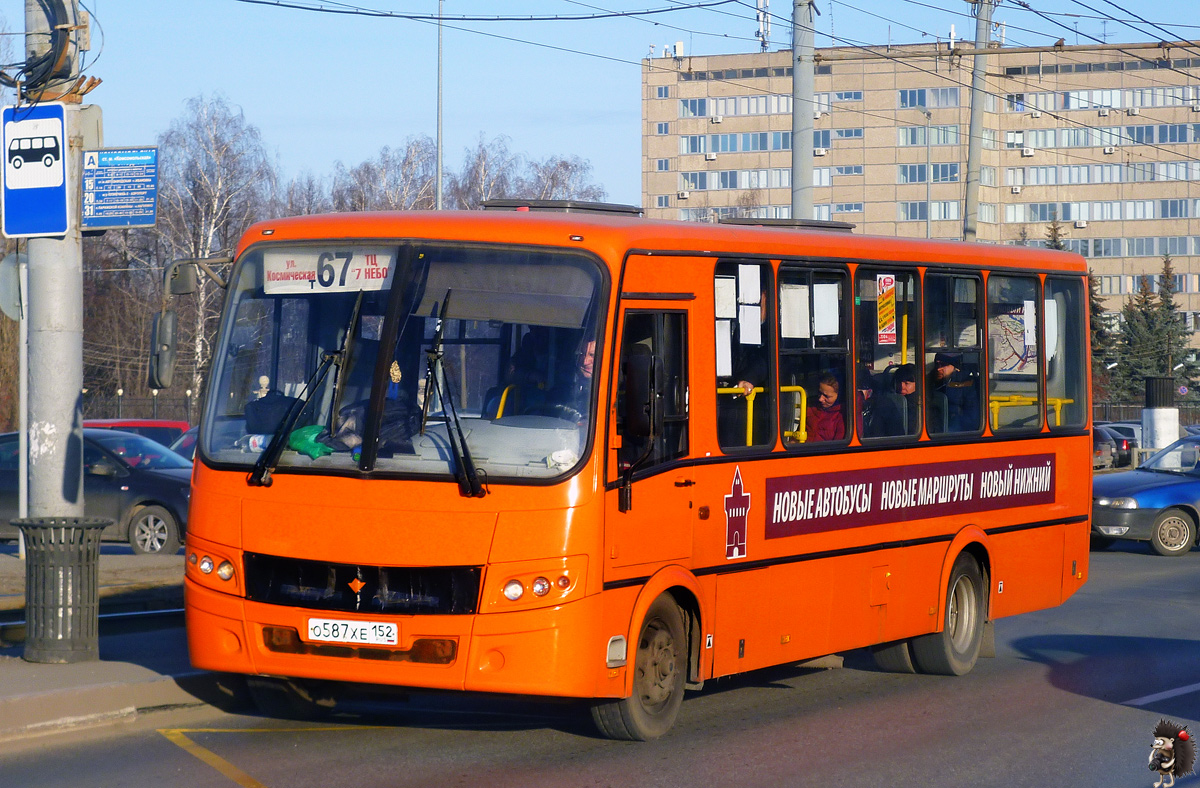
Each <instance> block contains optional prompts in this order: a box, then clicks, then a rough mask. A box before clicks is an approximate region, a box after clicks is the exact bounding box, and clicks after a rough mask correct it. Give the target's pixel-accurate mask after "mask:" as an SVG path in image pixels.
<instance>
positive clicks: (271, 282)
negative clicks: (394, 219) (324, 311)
mask: <svg viewBox="0 0 1200 788" xmlns="http://www.w3.org/2000/svg"><path fill="white" fill-rule="evenodd" d="M395 263H396V255H395V250H394V249H393V248H388V247H334V248H329V249H321V248H317V247H311V248H303V249H273V250H269V251H265V252H263V291H264V292H265V293H267V294H268V295H275V294H298V293H353V292H358V291H359V290H383V289H385V288H388V287H390V286H391V284H392V275H393V273H394V272H395V268H396V265H395Z"/></svg>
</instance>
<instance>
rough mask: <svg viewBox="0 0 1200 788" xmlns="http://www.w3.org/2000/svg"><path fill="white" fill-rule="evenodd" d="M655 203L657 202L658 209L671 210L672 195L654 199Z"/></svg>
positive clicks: (661, 195)
mask: <svg viewBox="0 0 1200 788" xmlns="http://www.w3.org/2000/svg"><path fill="white" fill-rule="evenodd" d="M654 201H655V206H654V207H656V208H670V207H671V197H670V195H667V194H660V195H658V196H657V197H655V198H654Z"/></svg>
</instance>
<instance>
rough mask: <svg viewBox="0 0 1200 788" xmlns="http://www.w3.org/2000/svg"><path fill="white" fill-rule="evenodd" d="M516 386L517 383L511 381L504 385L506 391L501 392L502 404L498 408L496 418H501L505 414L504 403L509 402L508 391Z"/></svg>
mask: <svg viewBox="0 0 1200 788" xmlns="http://www.w3.org/2000/svg"><path fill="white" fill-rule="evenodd" d="M516 387H517V384H516V383H509V384H508V385H507V386H505V387H504V391H503V392H502V393H501V394H500V406H499V407H498V408H496V418H501V417H502V416H503V415H504V403H505V402H508V392H510V391H512V390H513V389H514V388H516Z"/></svg>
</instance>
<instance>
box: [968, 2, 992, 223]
mask: <svg viewBox="0 0 1200 788" xmlns="http://www.w3.org/2000/svg"><path fill="white" fill-rule="evenodd" d="M972 12H973V13H974V14H975V49H977V50H980V49H983V50H986V49H987V45H988V37H989V36H988V34H989V32H990V30H991V27H992V0H979V1H978V2H977V3H975V4H974V7H973V9H972ZM987 59H988V56H987V55H986V54H983V55H976V56H975V67H974V69H973V70H972V71H971V126H970V130H969V131H968V132H967V182H966V188H965V193H964V195H963V197H964V199H963V203H964V205H963V240H964V241H974V240H975V238H976V229H977V225H978V222H979V161H980V159H981V158H982V151H983V96H984V90H985V88H986V87H987Z"/></svg>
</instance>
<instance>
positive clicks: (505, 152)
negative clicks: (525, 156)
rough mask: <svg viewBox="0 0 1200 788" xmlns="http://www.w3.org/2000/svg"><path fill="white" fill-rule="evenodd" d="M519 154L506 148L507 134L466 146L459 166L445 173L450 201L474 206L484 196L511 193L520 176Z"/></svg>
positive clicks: (487, 197) (481, 200)
mask: <svg viewBox="0 0 1200 788" xmlns="http://www.w3.org/2000/svg"><path fill="white" fill-rule="evenodd" d="M521 165H522V161H521V157H520V156H519V155H517V154H514V153H512V152H510V151H509V149H508V138H507V137H504V136H500V137H496V138H494V139H493V140H492V141H491V142H486V141H484V137H483V134H482V133H481V134H480V135H479V142H478V143H477V144H476V146H475V148H473V149H472V148H468V149H467V151H466V156H465V158H464V159H463V167H462V170H461V171H460V172H459V173H458V174H451V175H450V177H449V182H450V183H449V188H448V189H447V194H448V195H449V197H450V201H451V204H452V205H454V206H455V207H456V208H462V209H465V210H478V209H479V207H480V206H481V205H482V204H483V203H484V202H485V201H487V200H492V199H496V198H500V197H515V196H517V195H516V187H517V185H518V184H519V182H520V179H521V172H520V169H521Z"/></svg>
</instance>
